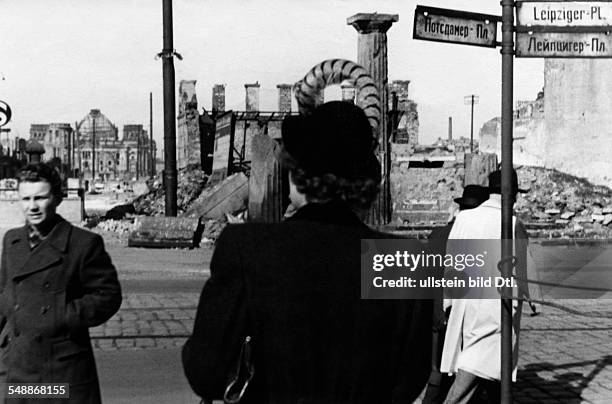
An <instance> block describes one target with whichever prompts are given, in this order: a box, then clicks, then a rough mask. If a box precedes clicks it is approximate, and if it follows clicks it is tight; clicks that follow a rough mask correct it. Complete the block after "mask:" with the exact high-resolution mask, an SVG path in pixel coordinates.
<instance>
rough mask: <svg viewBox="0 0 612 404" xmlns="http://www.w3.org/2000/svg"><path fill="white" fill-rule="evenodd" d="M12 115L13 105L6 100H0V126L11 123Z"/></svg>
mask: <svg viewBox="0 0 612 404" xmlns="http://www.w3.org/2000/svg"><path fill="white" fill-rule="evenodd" d="M11 115H12V112H11V107H9V105H8V104H7V103H6V102H4V101H0V127H2V126H4V125H6V124H7V123H9V121H10V120H11Z"/></svg>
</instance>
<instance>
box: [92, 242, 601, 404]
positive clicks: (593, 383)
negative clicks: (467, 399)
mask: <svg viewBox="0 0 612 404" xmlns="http://www.w3.org/2000/svg"><path fill="white" fill-rule="evenodd" d="M109 252H110V254H111V256H112V258H113V260H114V262H115V264H116V266H117V268H118V270H119V275H120V278H121V281H122V284H123V290H124V295H125V297H124V304H123V306H122V308H121V310H120V311H119V313H117V315H115V316H114V317H113V318H112V319H111V320H110V321H109V322H107V323H106V324H104V325H103V326H101V327H96V328H93V329H91V334H92V337H93V343H94V347H95V350H96V356H97V359H98V368H99V371H100V378H101V383H102V389H103V395H104V398H105V402H106V403H150V402H160V403H195V402H197V398H195V397H194V396H193V395H192V394H191V392H190V390H189V387H188V386H187V384H186V382H185V379H184V377H183V375H182V370H181V365H180V360H179V349H180V346H182V344H183V343H184V341H185V338H186V336H188V335H189V333H190V332H191V329H192V327H193V317H194V314H195V306H196V304H197V300H198V296H199V293H200V290H201V287H202V285H203V284H204V282H205V280H206V279H207V277H208V275H209V273H208V265H209V263H210V257H211V254H212V249H210V248H202V249H195V250H145V249H127V248H123V247H120V246H114V245H110V246H109ZM565 253H567V254H569V255H570V256H575V254H574V253H573V252H572V251H571V250H570V251H566V252H565ZM555 255H556V257H557V261H556V262H562V261H563V257H560V256H559V255H558V254H557V253H555ZM557 303H562V304H564V305H565V306H567V307H569V308H571V309H574V310H579V311H583V312H585V313H591V314H599V315H601V317H600V318H589V317H584V316H579V315H576V314H570V313H567V312H564V311H560V310H558V309H555V308H551V307H541V308H540V310H541V314H540V315H538V316H536V317H530V316H529V315H528V313H526V314H525V315H524V316H523V321H522V324H521V328H522V333H521V341H520V356H519V373H518V382H517V383H516V385H515V388H514V392H515V402H516V403H521V404H522V403H525V404H531V403H571V404H574V403H601V404H603V403H606V404H609V403H612V301H611V300H602V299H599V300H565V301H557Z"/></svg>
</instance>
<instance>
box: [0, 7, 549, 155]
mask: <svg viewBox="0 0 612 404" xmlns="http://www.w3.org/2000/svg"><path fill="white" fill-rule="evenodd" d="M418 4H419V5H424V6H431V7H441V8H450V9H455V10H464V11H472V12H480V13H487V14H495V15H501V6H500V5H499V1H498V0H469V1H468V0H455V1H453V0H423V2H421V1H419V2H418ZM416 5H417V2H416V1H411V0H308V1H306V0H282V1H281V0H222V1H221V0H174V1H173V13H174V47H175V49H176V51H177V52H179V53H180V54H181V55H182V56H183V60H182V61H180V60H177V59H175V69H176V88H177V91H178V84H179V82H180V80H197V84H196V90H197V96H198V103H199V107H200V108H201V107H204V108H206V109H210V107H211V98H212V86H213V85H214V84H216V83H221V84H225V85H226V109H235V110H243V109H244V99H245V90H244V84H245V83H253V82H256V81H258V82H259V83H260V85H261V87H260V109H261V110H268V111H269V110H276V109H277V103H278V98H277V94H278V93H277V91H278V90H277V88H276V85H277V84H281V83H294V82H296V81H298V80H299V79H301V78H302V77H303V76H304V75H305V74H306V72H307V71H308V70H309V69H310V68H311V67H312V66H314V65H315V64H317V63H319V62H321V61H323V60H325V59H330V58H345V59H349V60H354V61H356V60H357V36H358V34H357V31H356V30H355V29H354V28H353V27H351V26H349V25H347V24H346V19H347V18H348V17H350V16H351V15H353V14H356V13H370V12H378V13H391V14H398V15H399V21H398V22H396V23H395V24H394V25H393V26H392V27H391V28H390V29H389V31H388V32H387V37H388V61H389V68H388V70H389V81H392V80H410V81H411V83H410V98H411V99H412V100H414V101H415V102H416V103H417V104H418V113H419V122H420V129H419V140H420V143H422V144H429V143H431V142H433V141H435V140H436V139H437V138H438V137H446V136H447V133H448V117H452V118H453V136H454V137H459V136H468V137H469V134H470V107H469V106H467V105H465V104H464V96H466V95H469V94H476V95H478V96H479V103H478V104H477V105H476V106H475V109H474V128H475V129H474V133H475V136H477V133H478V129H479V128H480V127H481V126H482V125H483V124H484V122H486V121H488V120H489V119H492V118H494V117H496V116H499V115H500V110H501V55H500V53H499V48H497V49H492V48H481V47H476V46H466V45H456V44H445V43H437V42H430V41H421V40H416V39H412V28H413V27H412V26H413V19H414V10H415V8H416ZM0 15H2V17H3V18H2V20H1V21H0V55H1V56H0V75H1V77H0V100H2V101H4V102H6V103H8V104H9V105H10V106H11V109H12V111H13V118H12V120H11V122H10V123H9V124H8V125H7V126H6V127H8V128H11V130H12V134H13V135H16V136H20V137H26V138H28V137H29V128H30V124H33V123H50V122H68V123H72V124H74V122H75V121H80V120H81V119H82V118H83V117H84V116H85V115H86V114H87V113H88V112H89V110H90V109H93V108H97V109H100V110H101V111H102V113H103V114H105V115H106V116H107V117H108V118H109V119H110V120H111V121H113V122H114V123H115V125H117V126H118V127H119V128H120V134H121V130H122V128H123V125H125V124H134V123H141V124H143V125H144V126H145V128H147V129H148V127H149V93H150V92H152V93H153V134H154V138H155V139H156V141H157V142H158V145H160V146H162V144H163V99H162V88H163V87H162V85H163V82H162V62H161V60H156V59H155V55H156V54H157V53H159V52H160V51H161V48H162V32H163V31H162V0H105V1H99V0H0ZM498 40H499V39H498ZM543 65H544V63H543V60H542V59H519V58H515V64H514V99H515V101H517V100H533V99H535V98H536V95H537V93H538V91H540V90H541V89H542V87H543V84H544V83H543V80H544V74H543ZM338 93H339V91H336V92H334V91H333V90H332V91H330V92H329V94H330V97H333V96H336V97H337V96H338ZM177 111H178V97H177ZM162 148H163V146H162V147H159V149H162Z"/></svg>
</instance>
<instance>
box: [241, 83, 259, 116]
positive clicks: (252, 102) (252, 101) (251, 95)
mask: <svg viewBox="0 0 612 404" xmlns="http://www.w3.org/2000/svg"><path fill="white" fill-rule="evenodd" d="M244 88H245V90H246V99H245V110H246V111H259V82H255V83H253V84H245V85H244Z"/></svg>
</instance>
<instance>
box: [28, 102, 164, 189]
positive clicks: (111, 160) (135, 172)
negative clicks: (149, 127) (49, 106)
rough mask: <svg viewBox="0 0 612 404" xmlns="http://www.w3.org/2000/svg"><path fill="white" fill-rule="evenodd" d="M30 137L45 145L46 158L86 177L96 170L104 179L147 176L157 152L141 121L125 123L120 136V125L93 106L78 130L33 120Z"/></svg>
mask: <svg viewBox="0 0 612 404" xmlns="http://www.w3.org/2000/svg"><path fill="white" fill-rule="evenodd" d="M30 139H33V140H36V141H38V142H39V143H40V144H41V145H42V146H43V147H44V149H45V152H44V154H43V156H42V159H43V160H44V161H49V160H51V159H53V158H59V159H61V161H62V163H63V164H67V165H68V166H70V167H71V169H72V170H73V171H74V172H75V173H77V174H79V173H80V174H82V175H83V178H84V179H92V177H93V175H94V172H95V178H96V179H97V180H102V181H106V180H118V179H132V178H134V177H138V176H148V175H149V174H150V169H151V156H152V155H153V156H155V153H156V146H155V142H153V144H151V142H150V140H149V137H148V135H147V131H146V130H144V129H143V126H142V125H125V126H124V127H123V137H122V138H121V139H120V138H119V129H118V128H117V126H116V125H115V124H113V123H112V122H111V121H110V120H109V119H108V118H107V117H106V116H105V115H104V114H102V113H101V112H100V110H99V109H92V110H91V111H90V112H89V114H87V115H86V116H85V117H84V118H83V119H82V120H81V121H80V122H79V123H78V124H77V129H76V130H75V129H73V128H72V127H71V126H70V124H67V123H59V124H58V123H51V124H32V125H31V126H30ZM94 139H95V148H94V147H92V146H93V144H94ZM94 152H95V153H94ZM94 155H95V161H94ZM94 164H95V170H94V169H93V168H94Z"/></svg>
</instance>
